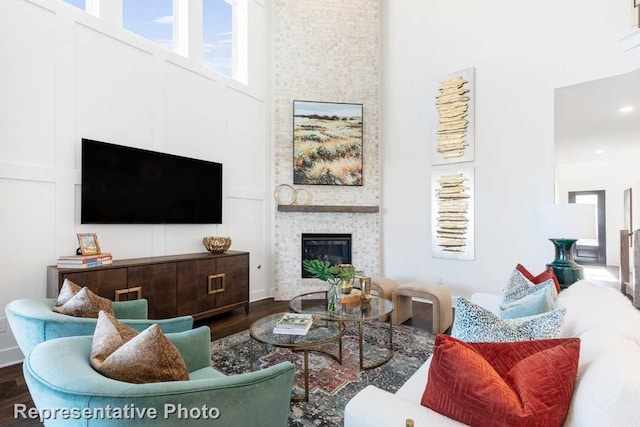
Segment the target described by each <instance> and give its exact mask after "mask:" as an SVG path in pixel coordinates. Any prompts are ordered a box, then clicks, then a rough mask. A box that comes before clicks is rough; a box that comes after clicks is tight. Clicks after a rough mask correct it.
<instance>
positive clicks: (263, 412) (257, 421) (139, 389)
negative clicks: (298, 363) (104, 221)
mask: <svg viewBox="0 0 640 427" xmlns="http://www.w3.org/2000/svg"><path fill="white" fill-rule="evenodd" d="M167 338H168V339H169V340H170V341H171V342H173V344H175V346H176V347H177V348H178V350H179V351H180V353H181V354H182V356H183V358H184V359H185V364H186V366H187V370H188V371H189V377H190V379H189V381H175V382H162V383H152V384H131V383H125V382H121V381H116V380H112V379H109V378H107V377H104V376H102V375H101V374H99V373H98V372H96V371H95V370H94V369H93V368H92V367H91V364H90V363H89V355H90V353H91V340H92V338H91V337H69V338H60V339H55V340H51V341H46V342H43V343H41V344H39V345H37V346H36V347H35V348H34V349H33V351H31V352H30V353H29V354H28V355H27V357H26V359H25V362H24V364H23V371H24V377H25V380H26V383H27V386H28V387H29V391H30V392H31V396H32V398H33V401H34V403H35V405H36V407H37V408H38V409H39V410H40V411H43V410H44V409H45V408H49V409H51V408H68V409H69V410H70V411H76V413H79V414H83V413H89V414H91V418H88V417H81V418H80V419H75V420H74V419H62V418H61V417H60V416H58V417H57V418H56V419H53V418H50V419H48V420H45V422H44V424H45V426H47V427H51V426H65V427H67V426H109V427H118V426H127V427H129V426H149V425H152V426H154V427H155V426H171V427H175V426H178V425H179V426H181V427H184V426H220V427H223V426H229V427H235V426H260V427H284V426H286V425H287V419H288V415H289V405H290V399H291V389H292V387H293V376H294V371H295V368H294V366H293V364H291V363H289V362H284V363H281V364H278V365H275V366H272V367H269V368H266V369H263V370H260V371H256V372H249V373H245V374H239V375H231V376H225V375H224V374H222V373H221V372H219V371H217V370H216V369H214V368H212V367H211V366H210V365H211V335H210V330H209V328H208V327H206V326H202V327H200V328H197V329H193V330H190V331H186V332H180V333H175V334H167ZM54 367H55V369H54ZM107 406H108V407H109V408H110V410H111V414H114V413H115V411H116V410H117V408H121V409H120V410H123V411H124V410H126V408H137V409H138V412H135V413H134V414H129V415H131V416H130V417H128V418H127V419H114V418H111V419H109V418H108V417H107V416H106V415H104V416H98V417H97V418H96V417H93V414H98V415H100V410H102V411H105V408H107ZM76 408H77V409H76ZM122 408H125V409H122ZM143 410H144V414H141V412H140V411H143ZM150 410H151V411H150ZM83 411H85V412H83ZM72 413H73V412H72ZM153 413H155V416H149V415H152V414H153Z"/></svg>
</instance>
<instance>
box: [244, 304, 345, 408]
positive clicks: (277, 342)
mask: <svg viewBox="0 0 640 427" xmlns="http://www.w3.org/2000/svg"><path fill="white" fill-rule="evenodd" d="M283 314H285V313H276V314H271V315H269V316H265V317H262V318H260V319H258V320H256V321H255V322H253V324H252V325H251V327H250V328H249V335H250V338H249V367H250V369H251V370H252V371H253V359H254V357H253V341H254V340H255V341H258V342H261V343H264V344H269V345H273V346H276V347H283V348H290V349H291V351H302V352H303V353H304V371H303V372H304V396H301V397H292V398H291V400H292V401H298V402H300V401H302V402H308V401H309V351H317V352H319V353H322V354H325V355H327V356H329V357H331V358H333V359H334V360H336V361H337V362H338V363H340V364H342V336H343V335H344V333H345V325H344V323H342V322H330V321H326V320H320V319H314V320H313V325H312V326H311V329H309V332H307V334H306V335H288V334H274V333H273V328H274V326H275V325H276V322H277V321H278V320H280V318H281V317H282V315H283ZM334 341H337V342H338V354H337V355H335V354H331V353H329V352H326V351H324V350H322V349H321V348H320V346H321V345H323V344H326V343H330V342H334Z"/></svg>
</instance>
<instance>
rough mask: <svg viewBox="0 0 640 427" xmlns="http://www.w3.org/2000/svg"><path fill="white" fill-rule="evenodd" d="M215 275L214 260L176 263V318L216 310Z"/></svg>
mask: <svg viewBox="0 0 640 427" xmlns="http://www.w3.org/2000/svg"><path fill="white" fill-rule="evenodd" d="M215 275H216V260H215V259H207V260H197V261H184V262H180V263H178V316H184V315H189V314H195V313H202V312H205V311H208V310H211V309H214V308H216V293H215V292H214V289H213V287H214V286H215V282H216V277H213V276H215ZM209 282H211V286H212V289H209Z"/></svg>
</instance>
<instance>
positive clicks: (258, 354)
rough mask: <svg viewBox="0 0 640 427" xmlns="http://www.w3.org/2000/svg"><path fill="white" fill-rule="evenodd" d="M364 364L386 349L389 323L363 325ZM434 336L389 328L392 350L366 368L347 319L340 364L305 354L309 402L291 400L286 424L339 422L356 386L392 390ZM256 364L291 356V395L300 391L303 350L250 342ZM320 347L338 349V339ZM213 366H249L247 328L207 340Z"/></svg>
mask: <svg viewBox="0 0 640 427" xmlns="http://www.w3.org/2000/svg"><path fill="white" fill-rule="evenodd" d="M364 337H365V364H370V363H375V361H376V360H382V359H384V357H385V356H386V355H387V354H388V340H389V325H388V324H385V323H380V322H370V323H367V324H366V325H365V327H364ZM433 340H434V336H433V335H432V334H430V333H429V332H427V331H425V330H422V329H416V328H413V327H410V326H402V325H401V326H394V327H393V343H394V347H395V353H394V355H393V357H392V358H391V360H390V361H389V362H388V363H386V364H385V365H382V366H380V367H378V368H375V369H371V370H368V371H362V372H361V371H360V369H359V353H358V325H357V324H354V323H347V332H346V333H345V335H344V337H343V338H342V345H343V349H342V365H340V364H339V363H338V362H336V361H335V360H333V359H331V358H330V357H328V356H325V355H323V354H321V353H317V352H310V353H309V402H292V403H291V412H290V413H289V424H288V425H289V426H290V427H306V426H328V427H333V426H335V427H339V426H342V425H343V415H344V407H345V405H346V404H347V402H348V401H349V400H350V399H351V398H352V397H353V396H354V395H355V394H356V393H357V392H358V391H360V390H362V389H363V388H365V387H366V386H367V385H369V384H372V385H375V386H377V387H380V388H381V389H384V390H387V391H390V392H395V391H397V390H398V388H400V386H401V385H402V384H404V382H405V381H406V380H407V379H408V378H409V377H410V376H411V375H412V374H413V373H414V372H415V371H416V370H417V369H418V368H419V367H420V365H422V364H423V363H424V361H425V360H427V358H428V357H429V356H430V355H431V352H432V350H433ZM253 349H254V352H255V353H254V354H255V356H254V357H255V368H256V369H260V368H262V367H266V366H271V365H275V364H277V363H279V362H282V361H285V360H286V361H290V362H292V363H294V364H295V365H296V377H295V380H294V390H293V393H294V395H295V396H301V395H303V394H304V376H303V370H302V368H303V354H302V352H300V353H295V354H293V353H292V352H291V351H290V350H288V349H279V348H275V347H273V346H268V345H266V344H261V343H257V342H254V346H253ZM323 349H325V350H327V351H329V352H331V353H334V354H335V353H336V352H337V344H328V345H327V346H325V347H323ZM212 366H214V367H215V368H216V369H218V370H220V371H222V372H224V373H225V374H227V375H234V374H240V373H243V372H248V371H249V332H248V331H244V332H240V333H237V334H235V335H231V336H229V337H226V338H223V339H221V340H218V341H215V342H213V343H212Z"/></svg>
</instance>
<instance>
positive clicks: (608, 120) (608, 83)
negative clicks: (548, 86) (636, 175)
mask: <svg viewBox="0 0 640 427" xmlns="http://www.w3.org/2000/svg"><path fill="white" fill-rule="evenodd" d="M625 106H634V107H635V109H634V110H633V111H631V112H627V113H622V112H620V111H618V110H619V109H620V108H622V107H625ZM555 146H556V151H555V153H556V162H557V163H567V162H585V161H617V160H620V159H623V158H629V156H631V155H636V154H640V70H635V71H632V72H630V73H627V74H622V75H619V76H613V77H608V78H605V79H601V80H595V81H592V82H587V83H581V84H578V85H574V86H568V87H564V88H560V89H557V90H556V91H555Z"/></svg>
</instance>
